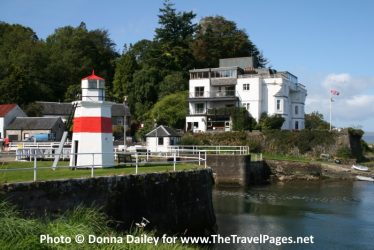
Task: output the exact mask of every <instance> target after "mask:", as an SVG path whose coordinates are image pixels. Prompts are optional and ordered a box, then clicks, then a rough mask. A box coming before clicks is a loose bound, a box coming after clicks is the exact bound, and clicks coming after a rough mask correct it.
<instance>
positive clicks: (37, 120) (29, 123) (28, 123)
mask: <svg viewBox="0 0 374 250" xmlns="http://www.w3.org/2000/svg"><path fill="white" fill-rule="evenodd" d="M57 122H61V123H62V120H61V118H60V117H17V118H16V119H14V121H13V122H12V123H11V124H10V125H9V126H8V128H7V130H20V129H23V130H24V129H30V130H37V129H38V130H39V129H40V130H41V129H52V128H53V127H54V126H55V124H56V123H57Z"/></svg>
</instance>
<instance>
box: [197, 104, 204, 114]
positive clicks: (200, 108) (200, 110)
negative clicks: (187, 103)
mask: <svg viewBox="0 0 374 250" xmlns="http://www.w3.org/2000/svg"><path fill="white" fill-rule="evenodd" d="M195 113H196V114H204V103H196V104H195Z"/></svg>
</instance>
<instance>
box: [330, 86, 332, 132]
mask: <svg viewBox="0 0 374 250" xmlns="http://www.w3.org/2000/svg"><path fill="white" fill-rule="evenodd" d="M331 121H332V92H331V91H330V131H331Z"/></svg>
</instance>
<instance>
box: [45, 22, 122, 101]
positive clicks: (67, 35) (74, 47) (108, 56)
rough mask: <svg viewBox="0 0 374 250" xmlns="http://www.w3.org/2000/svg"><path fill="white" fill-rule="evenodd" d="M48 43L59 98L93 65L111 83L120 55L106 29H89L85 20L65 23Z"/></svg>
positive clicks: (51, 72)
mask: <svg viewBox="0 0 374 250" xmlns="http://www.w3.org/2000/svg"><path fill="white" fill-rule="evenodd" d="M46 44H47V48H48V52H49V56H50V60H51V62H50V64H49V66H48V71H49V72H50V74H49V76H50V78H51V81H53V82H54V86H55V89H54V91H55V92H56V93H59V96H58V98H63V95H64V93H65V91H66V90H67V89H68V87H69V86H70V85H74V84H79V82H80V79H81V78H82V77H84V76H86V75H87V74H89V73H90V72H91V71H92V69H95V72H96V73H97V74H99V75H100V76H102V77H103V78H105V80H106V83H107V86H108V87H109V88H110V87H111V84H112V78H113V75H114V61H115V58H116V57H117V56H118V55H117V53H116V52H115V50H114V45H115V44H114V43H113V42H112V40H111V39H110V38H109V35H108V32H107V31H106V30H92V31H88V30H87V28H86V25H85V24H84V23H81V24H80V25H79V26H78V27H71V26H66V27H62V28H58V29H56V30H55V32H54V34H52V35H50V36H49V37H48V38H47V40H46Z"/></svg>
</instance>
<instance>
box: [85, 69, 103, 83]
mask: <svg viewBox="0 0 374 250" xmlns="http://www.w3.org/2000/svg"><path fill="white" fill-rule="evenodd" d="M82 80H103V81H105V80H104V78H101V77H100V76H97V75H95V70H92V74H91V75H89V76H86V77H85V78H82Z"/></svg>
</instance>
